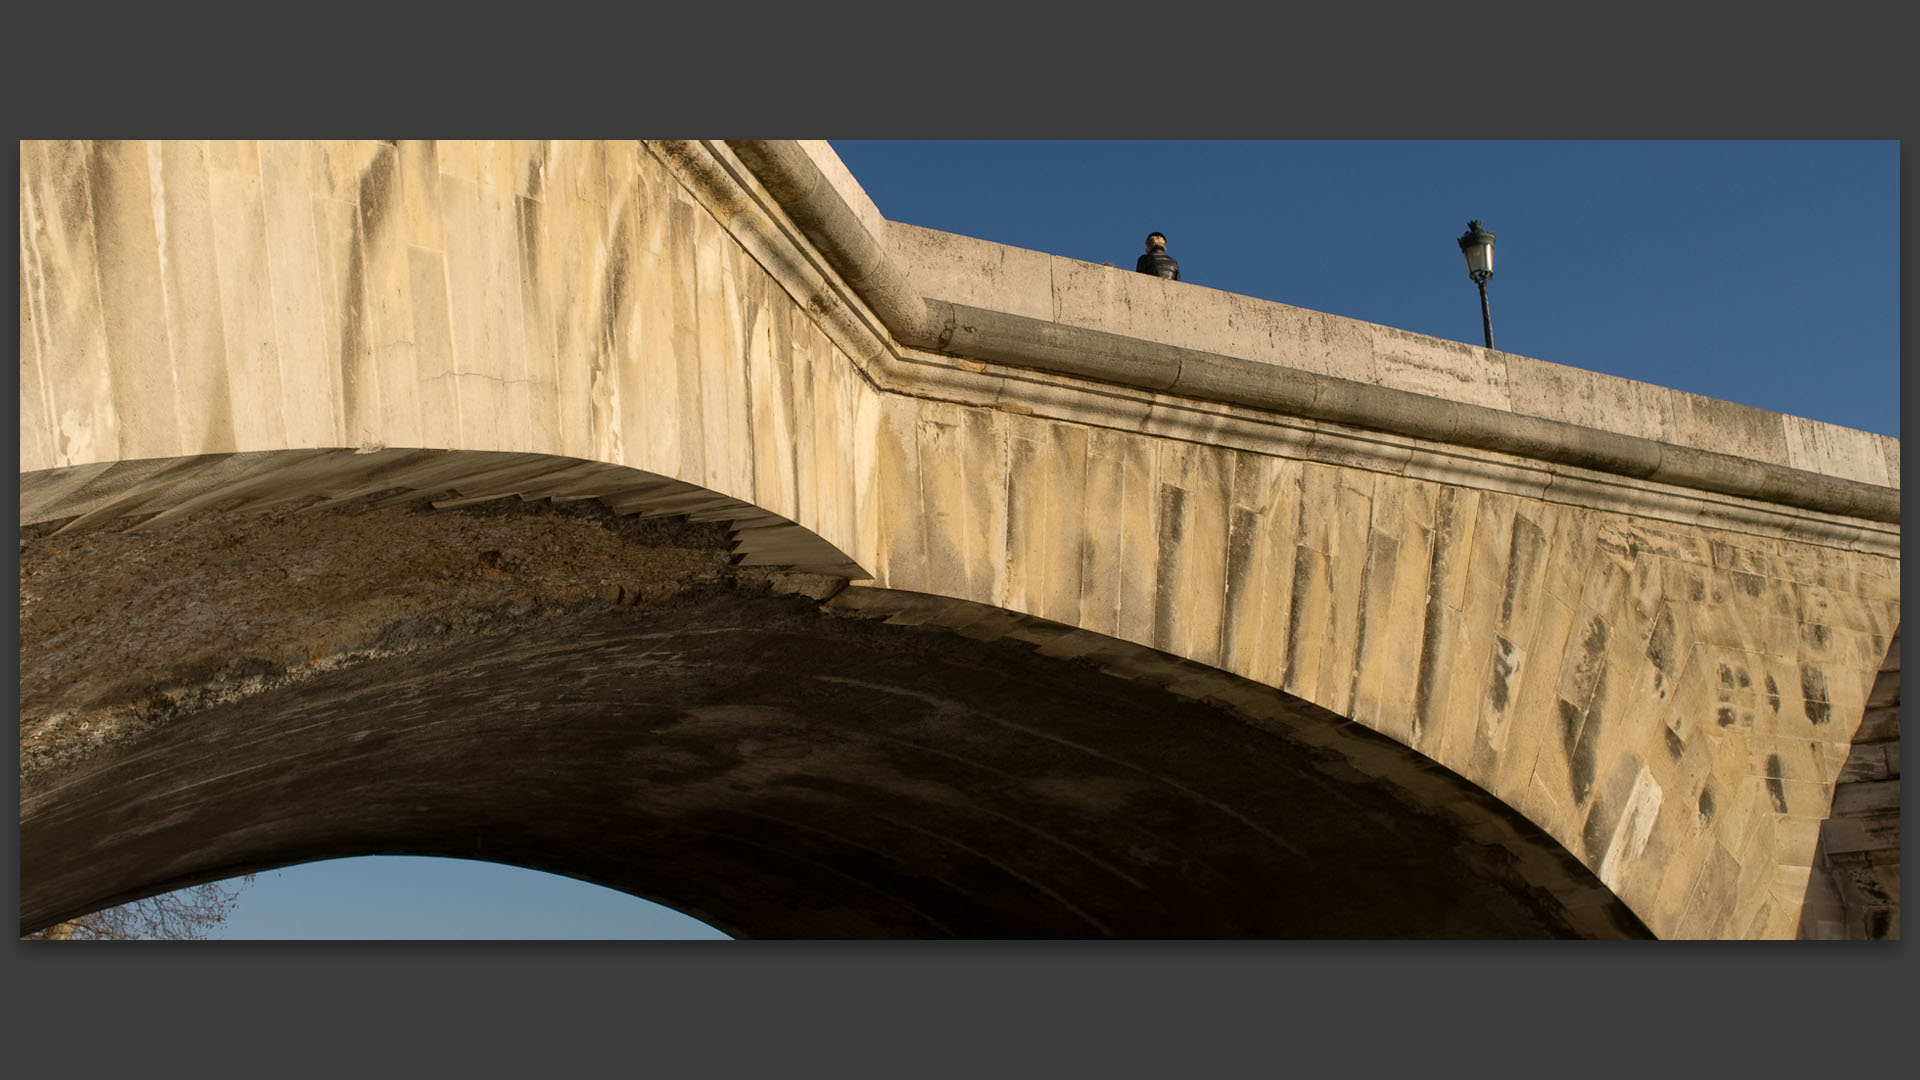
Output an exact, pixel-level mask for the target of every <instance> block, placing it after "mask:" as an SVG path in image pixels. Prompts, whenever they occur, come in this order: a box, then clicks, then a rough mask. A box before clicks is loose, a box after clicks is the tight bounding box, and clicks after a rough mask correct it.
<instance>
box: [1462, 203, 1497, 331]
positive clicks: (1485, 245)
mask: <svg viewBox="0 0 1920 1080" xmlns="http://www.w3.org/2000/svg"><path fill="white" fill-rule="evenodd" d="M1460 254H1462V255H1465V256H1466V257H1467V276H1468V277H1470V278H1472V279H1473V283H1474V284H1475V285H1478V286H1480V328H1481V329H1482V330H1485V331H1486V332H1487V348H1489V349H1491V348H1493V316H1492V315H1490V314H1488V313H1487V279H1488V278H1490V277H1492V276H1493V234H1492V233H1490V232H1488V231H1487V230H1485V229H1483V228H1481V227H1480V223H1479V222H1477V221H1469V222H1467V235H1465V236H1463V237H1461V238H1460Z"/></svg>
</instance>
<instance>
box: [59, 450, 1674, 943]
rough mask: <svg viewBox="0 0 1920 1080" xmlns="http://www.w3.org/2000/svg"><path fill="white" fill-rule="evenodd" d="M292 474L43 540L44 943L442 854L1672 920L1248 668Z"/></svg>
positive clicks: (739, 910) (610, 868)
mask: <svg viewBox="0 0 1920 1080" xmlns="http://www.w3.org/2000/svg"><path fill="white" fill-rule="evenodd" d="M284 456H285V457H287V458H289V459H291V460H289V461H287V462H286V463H285V464H284V467H283V469H282V470H281V471H282V472H283V473H293V472H296V471H297V470H300V469H301V468H303V467H304V468H306V469H307V470H308V471H309V473H311V471H312V470H313V468H314V462H313V460H312V457H311V455H293V454H290V455H284ZM463 456H464V455H441V458H442V460H440V461H439V462H438V464H439V465H440V466H441V468H442V471H441V473H440V474H439V475H445V472H444V470H445V469H446V468H447V467H449V466H450V464H451V462H452V460H453V459H457V458H460V457H463ZM175 471H176V476H177V475H178V474H179V472H180V471H181V470H180V469H179V467H178V466H176V470H175ZM258 472H259V470H258V469H257V468H256V470H255V473H254V477H255V481H256V482H257V481H258ZM382 475H383V477H384V479H385V481H386V482H387V483H389V484H390V483H391V481H392V480H393V479H394V477H395V475H396V471H393V470H389V471H388V472H386V473H383V474H382ZM289 480H290V477H288V476H284V475H283V476H282V478H281V482H280V483H279V484H277V485H274V488H275V490H276V492H277V494H278V500H277V505H260V504H250V503H242V502H240V499H239V496H237V495H236V494H234V493H235V492H236V491H237V490H239V489H240V488H241V487H242V486H243V484H244V482H236V483H233V484H229V485H227V486H226V487H225V488H224V489H220V490H221V491H224V492H225V493H226V497H225V498H219V497H212V498H206V500H205V502H204V503H203V504H202V509H201V510H199V511H198V512H196V513H191V514H187V513H168V512H166V511H160V512H157V513H156V512H152V507H153V506H154V505H155V501H152V500H150V501H149V502H146V503H140V504H130V503H129V502H128V500H129V497H130V496H129V492H128V491H127V490H126V489H120V490H119V502H120V504H121V505H123V506H130V505H131V506H132V510H133V512H132V513H131V514H130V515H128V516H124V517H120V518H106V517H104V516H100V515H95V516H94V517H92V519H91V520H90V521H83V517H84V516H83V515H75V516H57V517H54V518H51V519H49V520H46V521H43V522H41V523H39V524H38V525H37V527H36V526H30V527H29V528H28V529H27V530H26V540H25V555H26V558H25V564H24V574H23V594H24V595H25V596H26V597H27V603H26V604H25V605H24V608H23V622H24V623H25V624H26V625H25V626H24V627H23V630H24V631H25V632H24V634H23V641H24V642H25V644H26V648H25V649H24V650H23V683H22V689H23V701H22V704H23V716H24V717H25V718H26V719H27V721H28V724H29V727H28V729H27V730H26V731H25V732H23V735H24V738H23V787H22V791H23V800H22V860H23V862H22V866H23V886H24V887H23V908H22V920H23V930H27V931H31V930H32V929H35V928H36V927H38V926H40V925H45V924H48V923H51V922H55V921H59V920H60V919H63V918H67V917H71V916H73V915H75V914H78V913H80V912H82V911H84V910H86V909H89V908H95V907H100V906H106V905H109V904H112V903H116V902H123V901H125V900H128V899H132V898H135V897H136V896H138V895H142V894H151V893H153V892H157V891H163V890H165V889H170V888H175V887H179V886H182V885H186V884H191V883H194V882H196V881H200V880H211V879H216V878H220V877H224V876H230V875H232V874H236V873H242V872H247V871H252V870H260V869H266V868H269V867H272V866H278V865H286V864H289V863H293V862H301V861H308V860H313V859H324V858H334V857H342V856H348V855H361V854H417V855H441V856H454V857H466V858H481V859H488V860H492V861H500V862H508V863H512V864H515V865H521V866H527V867H531V868H534V869H540V870H545V871H548V872H554V873H562V874H567V875H569V876H575V877H580V878H583V879H585V880H589V881H593V882H595V883H598V884H603V885H608V886H611V887H614V888H619V889H622V890H623V891H628V892H632V893H634V894H636V895H641V896H645V897H647V898H650V899H654V900H657V901H660V902H664V903H667V904H668V905H670V906H672V907H675V908H677V909H679V910H682V911H685V912H687V913H689V914H692V915H694V916H696V917H698V918H701V919H703V920H704V921H707V922H709V923H711V924H713V925H715V926H718V927H720V928H722V929H724V930H726V931H728V932H730V933H732V934H734V935H736V936H779V937H842V936H850V937H884V936H911V937H929V936H966V937H1032V936H1041V937H1084V936H1132V937H1254V936H1278V937H1321V936H1333V937H1373V936H1396V937H1428V936H1440V937H1462V936H1464V937H1536V936H1595V935H1598V936H1623V935H1624V936H1636V935H1644V933H1645V930H1644V928H1643V927H1641V926H1640V925H1639V923H1638V921H1637V920H1636V919H1635V918H1634V917H1633V916H1632V915H1631V914H1630V913H1629V912H1627V910H1626V909H1625V908H1624V907H1623V906H1621V905H1620V904H1618V902H1617V901H1615V900H1613V898H1612V897H1611V895H1610V894H1608V893H1607V892H1606V890H1605V889H1603V888H1602V887H1600V886H1599V885H1598V883H1597V882H1595V881H1593V879H1592V877H1591V875H1590V874H1588V873H1587V872H1586V871H1585V870H1584V869H1583V868H1582V867H1580V866H1579V864H1578V862H1577V861H1576V860H1574V859H1572V858H1571V856H1569V855H1567V853H1566V852H1565V851H1564V850H1562V849H1560V848H1559V847H1558V845H1557V844H1555V843H1554V842H1553V841H1551V840H1550V839H1549V838H1547V837H1545V836H1544V835H1543V834H1540V833H1539V831H1538V830H1537V829H1534V828H1532V827H1531V826H1530V825H1529V824H1528V823H1526V822H1525V821H1524V819H1521V818H1520V817H1519V816H1518V815H1515V814H1513V813H1511V812H1510V811H1508V810H1506V808H1504V807H1502V806H1500V805H1499V804H1498V803H1497V802H1495V801H1494V800H1492V799H1490V798H1487V797H1486V796H1485V795H1484V794H1483V793H1480V792H1478V791H1477V790H1476V789H1474V788H1473V787H1472V786H1471V785H1468V784H1465V783H1462V782H1460V781H1458V780H1457V779H1454V778H1451V777H1449V776H1446V775H1445V774H1444V773H1436V772H1434V771H1432V770H1430V769H1428V768H1425V767H1423V764H1422V762H1421V761H1420V759H1419V757H1418V755H1415V754H1413V753H1411V752H1409V751H1406V750H1404V749H1402V748H1399V747H1397V746H1394V745H1393V744H1391V743H1389V742H1388V741H1387V740H1384V739H1381V738H1379V737H1378V736H1370V735H1369V734H1368V733H1362V732H1358V731H1355V730H1353V725H1343V724H1341V723H1340V722H1339V721H1338V719H1337V718H1335V717H1332V716H1330V715H1328V714H1326V713H1325V712H1324V711H1323V710H1319V709H1315V708H1313V707H1311V706H1308V705H1305V704H1304V703H1301V702H1298V701H1295V700H1292V699H1289V698H1287V697H1286V696H1285V695H1282V694H1279V693H1277V692H1274V691H1271V690H1268V689H1265V688H1261V687H1256V686H1253V685H1252V684H1248V683H1245V682H1244V681H1243V680H1237V679H1233V678H1231V677H1230V676H1225V675H1223V674H1221V673H1218V672H1215V671H1210V670H1208V669H1205V668H1201V667H1199V666H1197V665H1192V664H1183V663H1181V662H1178V661H1176V660H1174V659H1173V658H1171V657H1168V656H1165V655H1164V654H1160V653H1157V652H1155V651H1153V650H1150V649H1143V648H1139V647H1136V646H1128V645H1127V644H1126V643H1123V642H1119V641H1116V640H1113V639H1110V638H1103V637H1100V636H1098V635H1089V634H1086V633H1084V632H1079V631H1073V630H1071V629H1070V628H1067V627H1061V626H1056V625H1051V624H1045V623H1042V622H1040V621H1038V620H1033V619H1026V618H1022V617H1019V616H1015V615H1013V614H1011V613H1008V612H1005V611H1002V610H993V609H984V608H979V607H975V606H973V605H965V604H961V603H958V602H952V601H948V602H943V603H944V606H943V608H942V612H943V614H941V616H940V619H941V620H942V621H946V622H957V623H959V624H960V625H961V626H962V627H963V628H964V631H965V632H959V631H955V630H953V629H950V628H947V627H945V626H941V625H939V624H938V622H935V621H932V620H929V618H928V617H927V616H928V614H929V609H927V608H926V606H925V605H927V604H928V603H932V602H933V600H932V598H929V597H924V596H920V595H917V594H906V593H897V592H893V591H890V590H884V589H872V588H856V589H853V590H846V589H844V588H843V587H842V586H843V581H842V580H841V579H838V578H833V577H831V576H828V575H820V574H804V573H797V572H794V571H792V570H789V569H761V568H755V567H751V566H744V565H741V564H740V563H738V562H736V561H734V559H733V557H732V553H731V552H730V551H729V548H730V547H731V544H730V543H729V540H728V530H727V529H726V528H725V527H724V525H722V524H719V523H713V522H706V523H703V522H698V521H690V520H686V519H685V518H683V517H680V516H678V515H673V516H657V517H653V518H645V517H642V516H641V515H638V514H634V515H626V516H622V515H617V514H614V513H613V512H612V511H610V510H608V509H606V507H605V504H604V503H602V502H600V501H599V500H597V499H581V500H575V501H573V502H566V503H560V504H555V503H553V502H551V501H549V500H546V499H535V500H526V499H520V498H514V497H504V498H495V499H491V500H486V501H472V500H470V499H468V498H463V497H460V496H459V495H458V494H457V489H456V491H455V492H432V491H429V493H428V494H422V491H423V490H427V489H422V488H414V489H411V490H405V491H395V490H394V489H393V488H392V487H391V486H384V487H381V488H380V489H379V490H377V491H374V492H372V493H367V494H358V495H356V494H353V491H358V490H360V489H361V488H364V487H365V486H366V485H368V484H369V483H371V481H370V479H369V478H368V477H367V476H361V477H359V478H358V481H357V483H358V486H357V487H355V488H353V489H352V490H350V491H347V492H345V493H343V494H344V495H345V497H342V495H341V494H336V495H335V496H334V497H332V498H324V499H323V498H322V493H321V492H319V491H311V490H310V491H309V492H308V493H307V494H306V496H305V497H297V498H296V497H292V496H291V492H290V490H289V486H288V481H289ZM197 490H198V494H197V495H196V496H194V497H195V498H204V497H206V496H209V495H217V494H218V492H210V491H208V490H206V489H197ZM149 494H150V495H152V493H149ZM436 494H437V495H440V496H441V497H440V498H439V499H438V500H437V501H439V502H441V503H442V504H443V506H442V508H440V509H434V508H433V503H434V502H435V501H436V499H435V498H434V496H435V495H436ZM154 498H155V499H157V498H158V497H157V496H154ZM316 500H320V501H316ZM161 501H164V500H161ZM369 550H377V551H378V552H380V559H381V560H382V561H383V562H384V563H388V564H390V567H383V568H382V572H380V573H374V572H369V571H367V570H366V569H365V568H364V564H365V563H366V552H367V551H369ZM389 570H390V572H388V571H389ZM325 582H331V583H332V585H331V587H327V586H326V585H323V584H318V583H325ZM421 582H425V583H428V584H429V585H430V588H429V589H426V590H415V589H410V588H409V585H410V584H414V583H421ZM76 586H83V587H76ZM87 589H93V590H97V591H99V592H101V593H103V594H105V595H108V596H113V597H115V598H116V599H117V601H118V603H117V604H116V605H113V606H111V607H110V608H109V607H108V605H101V604H97V603H95V602H94V601H95V599H97V598H94V597H91V596H90V595H89V594H88V593H87V591H86V590H87ZM796 590H810V591H811V592H812V594H813V595H808V594H807V593H806V592H801V591H796ZM822 596H824V597H827V602H826V603H825V604H822V603H821V601H820V598H821V597H822ZM102 609H107V612H108V613H105V614H103V613H102ZM961 616H966V617H964V618H962V617H961ZM115 650H118V651H115ZM168 650H171V651H168ZM229 660H230V661H232V662H226V661H229ZM1343 729H1344V730H1343Z"/></svg>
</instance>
